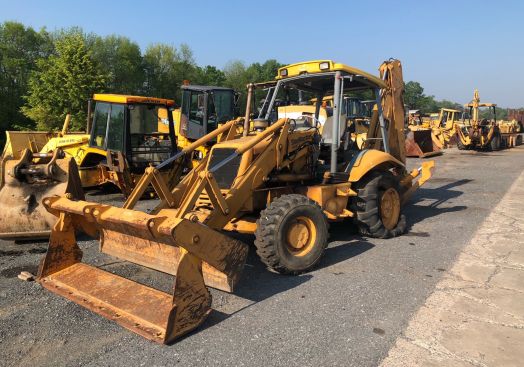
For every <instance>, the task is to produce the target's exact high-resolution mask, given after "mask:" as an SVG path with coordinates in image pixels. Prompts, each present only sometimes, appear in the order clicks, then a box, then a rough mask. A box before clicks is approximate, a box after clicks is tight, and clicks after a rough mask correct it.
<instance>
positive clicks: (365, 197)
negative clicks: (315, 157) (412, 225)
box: [350, 171, 406, 238]
mask: <svg viewBox="0 0 524 367" xmlns="http://www.w3.org/2000/svg"><path fill="white" fill-rule="evenodd" d="M355 187H356V191H357V193H358V195H357V196H356V197H355V198H353V200H352V201H351V202H350V206H351V208H350V209H351V210H352V211H353V212H354V213H355V218H354V219H355V222H356V224H357V226H358V229H359V232H360V234H361V235H363V236H369V237H374V238H390V237H397V236H400V235H401V234H403V233H404V232H405V231H406V218H405V216H404V215H403V214H402V213H401V194H400V185H399V182H398V180H397V178H396V177H395V176H394V175H393V174H392V173H390V172H389V171H375V172H371V173H369V174H368V175H366V176H365V177H364V178H363V179H362V180H361V181H359V182H357V183H356V185H355Z"/></svg>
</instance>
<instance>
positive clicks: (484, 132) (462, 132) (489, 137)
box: [455, 89, 522, 151]
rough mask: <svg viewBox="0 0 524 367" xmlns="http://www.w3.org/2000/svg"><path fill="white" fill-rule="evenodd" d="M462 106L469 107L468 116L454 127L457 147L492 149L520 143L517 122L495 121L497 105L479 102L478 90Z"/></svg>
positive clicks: (510, 146)
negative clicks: (468, 101)
mask: <svg viewBox="0 0 524 367" xmlns="http://www.w3.org/2000/svg"><path fill="white" fill-rule="evenodd" d="M464 106H465V107H466V108H467V109H469V114H468V118H467V119H464V121H463V123H461V124H456V127H455V131H456V136H457V147H458V148H459V149H461V150H464V149H477V150H491V151H494V150H499V149H502V148H512V147H514V146H515V145H519V144H521V143H522V137H521V136H520V134H519V131H520V128H519V126H518V123H511V122H510V123H508V122H501V121H497V105H496V104H495V103H481V102H480V97H479V92H478V90H476V89H475V92H474V94H473V100H472V101H471V102H470V103H468V104H466V105H464ZM483 110H484V111H485V110H487V111H488V116H487V117H484V118H482V117H481V113H482V112H483Z"/></svg>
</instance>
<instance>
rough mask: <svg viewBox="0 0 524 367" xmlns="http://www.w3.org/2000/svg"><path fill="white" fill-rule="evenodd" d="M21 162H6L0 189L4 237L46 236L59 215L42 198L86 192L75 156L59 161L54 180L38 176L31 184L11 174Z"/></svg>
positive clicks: (0, 229)
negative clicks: (50, 210) (45, 206)
mask: <svg viewBox="0 0 524 367" xmlns="http://www.w3.org/2000/svg"><path fill="white" fill-rule="evenodd" d="M19 163H20V160H19V159H9V158H7V159H6V160H5V161H4V162H3V165H4V167H3V168H4V169H3V170H2V175H3V183H4V184H3V186H2V188H0V203H2V210H1V211H0V239H4V240H26V239H45V238H49V235H50V234H51V227H52V226H53V224H54V223H55V222H56V218H55V217H54V216H53V215H52V214H50V213H48V212H47V211H46V209H45V208H44V206H43V205H42V198H44V197H47V196H50V195H63V194H66V193H71V194H72V195H73V197H75V198H78V199H83V198H84V193H83V190H82V187H81V183H80V177H79V176H78V169H77V168H76V162H75V161H74V159H73V158H67V157H66V158H62V159H58V160H57V161H56V165H55V167H54V168H55V171H54V172H55V173H54V174H53V179H36V180H34V181H33V182H31V183H29V182H26V181H23V180H19V179H18V178H15V177H13V176H12V175H11V172H12V171H13V170H14V168H15V167H16V166H17V165H18V164H19Z"/></svg>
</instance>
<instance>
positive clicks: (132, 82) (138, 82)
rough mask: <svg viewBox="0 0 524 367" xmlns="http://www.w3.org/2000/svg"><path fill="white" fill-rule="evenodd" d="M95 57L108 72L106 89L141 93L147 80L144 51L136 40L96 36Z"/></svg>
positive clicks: (114, 36) (122, 92)
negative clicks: (142, 51)
mask: <svg viewBox="0 0 524 367" xmlns="http://www.w3.org/2000/svg"><path fill="white" fill-rule="evenodd" d="M92 50H93V58H94V59H95V60H96V62H97V64H98V65H100V67H101V68H102V70H103V72H104V73H105V74H107V76H108V79H107V84H106V90H107V91H108V92H110V93H119V94H139V93H141V92H142V88H143V85H144V81H145V74H144V68H143V63H142V53H141V52H140V47H139V46H138V44H136V43H135V42H132V41H130V40H129V39H128V38H126V37H122V36H116V35H111V36H107V37H105V38H102V37H96V38H95V40H94V42H93V45H92Z"/></svg>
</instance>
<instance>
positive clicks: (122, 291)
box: [38, 197, 248, 343]
mask: <svg viewBox="0 0 524 367" xmlns="http://www.w3.org/2000/svg"><path fill="white" fill-rule="evenodd" d="M44 203H45V205H46V207H47V208H48V209H49V210H50V211H51V212H54V213H55V214H57V215H59V220H58V222H57V223H56V225H55V226H54V228H53V230H52V234H51V238H50V242H49V249H48V252H47V254H46V256H45V257H44V259H43V260H42V262H41V265H40V268H39V272H38V281H39V282H40V284H42V286H44V287H45V288H47V289H48V290H50V291H52V292H54V293H57V294H60V295H62V296H64V297H66V298H68V299H70V300H72V301H73V302H76V303H78V304H80V305H82V306H84V307H86V308H88V309H90V310H91V311H94V312H96V313H98V314H100V315H102V316H104V317H106V318H108V319H111V320H113V321H115V322H117V323H119V324H120V325H122V326H123V327H125V328H127V329H129V330H131V331H133V332H135V333H137V334H140V335H142V336H144V337H146V338H147V339H151V340H154V341H156V342H159V343H170V342H172V341H173V340H174V339H176V338H178V337H180V336H181V335H183V334H185V333H187V332H189V331H191V330H193V329H195V328H196V327H198V326H199V325H200V324H201V323H202V322H203V321H204V320H205V318H206V317H207V315H208V314H209V313H210V312H211V294H210V293H209V291H208V289H207V288H206V285H205V283H204V279H205V276H204V273H203V271H202V264H203V261H206V262H207V267H208V268H209V269H213V270H214V272H215V273H216V274H222V279H223V280H227V281H231V282H232V283H234V282H235V281H236V280H237V279H238V278H239V277H240V274H241V271H242V268H243V266H244V263H245V259H246V257H247V251H248V248H247V246H246V245H245V244H243V243H242V242H240V241H237V240H234V239H231V238H229V237H227V236H225V235H223V234H221V233H219V232H216V231H214V230H212V229H211V228H209V227H206V226H205V225H202V224H200V223H195V222H192V221H189V220H186V219H178V218H167V217H165V216H153V215H149V214H146V213H142V212H136V211H133V210H129V209H121V208H115V207H111V206H108V205H99V204H93V203H88V202H85V201H72V200H69V199H67V198H65V197H52V198H46V199H44ZM79 213H83V215H80V214H79ZM87 226H93V227H96V230H98V232H99V233H100V237H101V244H100V246H101V250H102V252H104V253H108V254H112V255H115V256H118V257H120V258H122V259H124V260H128V261H130V262H133V263H137V264H141V265H145V266H148V267H151V268H154V269H157V270H160V271H163V272H167V273H171V274H173V275H175V286H174V291H173V294H172V295H169V294H167V293H164V292H161V291H159V290H156V289H153V288H150V287H147V286H145V285H142V284H139V283H136V282H134V281H132V280H129V279H125V278H123V277H120V276H117V275H114V274H111V273H108V272H106V271H103V270H100V269H98V268H96V267H93V266H90V265H87V264H85V263H81V262H80V261H81V259H82V252H81V250H80V249H79V247H78V245H77V244H76V239H75V228H85V227H87ZM170 248H171V249H176V251H172V250H169V249H170ZM128 250H129V251H128ZM141 254H142V255H143V256H142V258H140V257H141ZM155 256H156V257H155ZM166 257H168V258H167V259H166ZM139 260H140V261H139Z"/></svg>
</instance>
